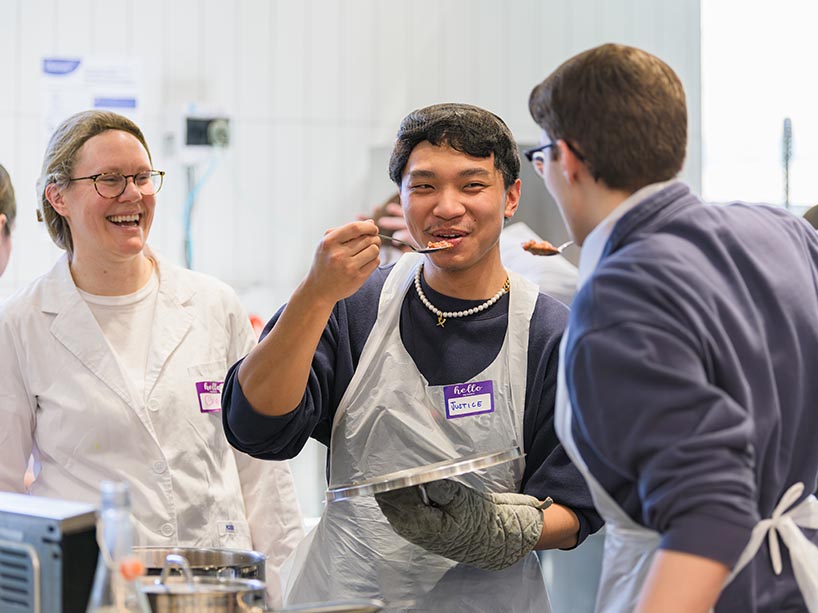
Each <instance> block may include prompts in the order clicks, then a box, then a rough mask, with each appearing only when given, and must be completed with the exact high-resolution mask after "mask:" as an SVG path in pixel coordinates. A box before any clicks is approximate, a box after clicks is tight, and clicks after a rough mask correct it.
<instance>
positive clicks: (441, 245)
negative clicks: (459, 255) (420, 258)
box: [426, 240, 454, 249]
mask: <svg viewBox="0 0 818 613" xmlns="http://www.w3.org/2000/svg"><path fill="white" fill-rule="evenodd" d="M449 247H454V243H450V242H449V241H447V240H442V241H429V242H428V243H426V248H427V249H448V248H449Z"/></svg>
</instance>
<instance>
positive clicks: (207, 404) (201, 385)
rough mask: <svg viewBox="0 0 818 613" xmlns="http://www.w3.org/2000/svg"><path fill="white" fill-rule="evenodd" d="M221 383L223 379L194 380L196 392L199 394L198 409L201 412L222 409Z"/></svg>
mask: <svg viewBox="0 0 818 613" xmlns="http://www.w3.org/2000/svg"><path fill="white" fill-rule="evenodd" d="M222 385H224V381H197V382H196V393H198V394H199V410H200V411H201V412H202V413H212V412H214V411H221V410H222Z"/></svg>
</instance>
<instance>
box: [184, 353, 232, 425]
mask: <svg viewBox="0 0 818 613" xmlns="http://www.w3.org/2000/svg"><path fill="white" fill-rule="evenodd" d="M226 372H227V365H226V364H225V362H224V360H217V361H215V362H206V363H204V364H196V365H194V366H191V367H189V368H188V369H187V374H188V377H189V378H190V390H191V393H192V394H194V396H193V398H194V400H193V403H194V404H193V406H195V407H196V408H197V409H198V411H200V412H201V413H214V412H218V411H221V410H222V385H223V384H224V375H225V373H226Z"/></svg>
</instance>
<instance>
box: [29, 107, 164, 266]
mask: <svg viewBox="0 0 818 613" xmlns="http://www.w3.org/2000/svg"><path fill="white" fill-rule="evenodd" d="M107 130H122V131H123V132H128V133H129V134H133V135H134V136H135V137H136V138H137V139H138V140H139V142H140V143H142V146H143V147H145V151H147V153H148V159H149V160H150V159H151V152H150V149H148V143H147V142H146V141H145V136H144V135H143V134H142V130H140V129H139V127H138V126H137V125H136V124H135V123H134V122H132V121H131V120H130V119H128V118H127V117H123V116H122V115H117V114H116V113H111V112H109V111H83V112H81V113H77V114H76V115H72V116H71V117H69V118H68V119H66V120H65V121H63V122H62V123H61V124H60V125H59V127H58V128H57V129H56V130H55V131H54V134H52V135H51V140H49V141H48V146H47V147H46V149H45V157H44V158H43V168H42V171H41V172H40V178H39V179H38V180H37V194H38V195H39V197H40V210H39V211H37V217H38V219H39V220H40V221H45V224H46V227H47V228H48V233H49V234H50V235H51V239H52V240H53V241H54V243H55V244H56V245H57V246H58V247H61V248H62V249H65V250H66V251H67V252H68V254H69V255H71V254H73V252H74V243H73V241H72V238H71V228H70V227H69V226H68V221H67V220H66V219H65V218H64V217H63V216H62V215H60V214H59V213H57V211H55V210H54V207H52V206H51V203H50V202H49V201H48V198H46V188H47V187H48V186H49V185H51V184H52V183H53V184H56V185H58V186H60V187H67V186H68V183H69V181H68V180H69V179H70V178H71V173H72V172H73V171H74V164H75V162H76V159H77V152H78V151H79V150H80V148H82V146H83V145H84V144H85V142H86V141H87V140H88V139H90V138H93V137H94V136H97V135H98V134H102V133H103V132H106V131H107Z"/></svg>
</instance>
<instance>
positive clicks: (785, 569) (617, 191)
mask: <svg viewBox="0 0 818 613" xmlns="http://www.w3.org/2000/svg"><path fill="white" fill-rule="evenodd" d="M529 109H530V111H531V115H532V116H533V118H534V120H535V121H536V122H537V124H538V125H539V126H540V127H541V128H542V136H541V142H542V146H541V147H540V151H539V152H532V154H531V155H532V158H533V160H532V161H533V163H534V164H535V165H536V166H537V168H538V171H539V173H540V174H541V176H542V177H543V180H544V182H545V185H546V187H547V188H548V190H549V191H550V192H551V194H552V195H553V196H554V198H555V200H556V202H557V204H558V206H559V207H560V211H561V212H562V215H563V218H564V219H565V222H566V224H567V226H568V229H569V231H570V234H571V236H572V238H573V239H574V241H576V243H577V244H579V245H581V246H582V255H581V258H580V266H579V269H580V281H579V290H578V292H577V295H576V298H575V299H574V303H573V308H572V310H571V316H570V319H569V326H568V330H567V332H566V334H565V337H564V339H563V343H562V345H563V346H562V347H561V356H560V383H559V391H558V394H557V396H558V397H557V408H556V423H557V432H558V434H559V436H560V440H561V441H562V442H563V444H564V445H565V448H566V450H567V451H568V452H569V454H570V456H571V458H572V459H573V461H574V463H575V464H576V465H577V466H578V467H579V468H580V470H581V471H582V473H583V474H584V475H585V478H586V480H587V482H588V484H589V486H590V488H591V492H592V493H593V495H594V501H595V504H596V508H597V509H598V510H599V512H600V513H601V515H602V516H603V518H605V520H606V542H605V556H604V561H603V568H602V576H601V580H600V589H599V592H598V598H597V608H596V610H597V611H600V612H602V613H614V612H616V613H620V612H622V611H638V612H640V613H646V612H654V611H655V612H662V613H673V612H675V611H679V612H684V613H696V612H701V613H704V612H705V611H711V610H715V611H716V613H723V612H736V613H739V612H740V613H760V612H769V613H773V612H775V613H781V612H784V611H807V610H808V611H818V547H816V545H818V532H816V529H818V500H816V498H815V496H814V495H812V492H814V491H815V489H816V482H818V444H816V437H817V436H818V410H816V399H818V377H816V376H815V368H816V364H818V235H816V233H815V231H814V230H813V229H812V227H810V226H809V225H808V224H807V223H806V222H805V221H804V220H802V219H800V218H798V217H795V216H793V215H792V214H790V213H789V212H788V211H786V210H785V209H782V208H780V207H772V206H765V205H748V204H743V203H734V204H729V205H725V206H716V205H711V204H707V203H705V202H703V201H702V200H701V198H699V197H698V196H696V195H694V194H693V193H692V192H691V191H690V189H689V188H688V186H687V185H685V184H684V183H682V182H681V181H679V180H678V179H677V178H676V177H677V174H678V173H679V171H680V169H681V168H682V163H683V162H684V158H685V149H686V144H687V110H686V105H685V94H684V89H683V87H682V83H681V81H680V80H679V77H678V76H677V75H676V73H675V72H674V71H673V70H672V69H671V68H670V66H668V65H667V64H666V63H665V62H663V61H662V60H660V59H659V58H657V57H655V56H653V55H651V54H649V53H647V52H645V51H642V50H640V49H635V48H633V47H627V46H623V45H613V44H609V45H603V46H600V47H596V48H593V49H590V50H588V51H585V52H583V53H580V54H578V55H576V56H574V57H572V58H570V59H569V60H567V61H566V62H565V63H563V64H562V65H561V66H559V67H558V68H557V69H556V70H555V71H554V72H552V73H551V74H550V75H549V76H548V77H547V78H546V79H545V80H544V81H543V82H542V83H540V84H538V85H537V86H536V87H534V89H533V91H532V92H531V95H530V98H529Z"/></svg>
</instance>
